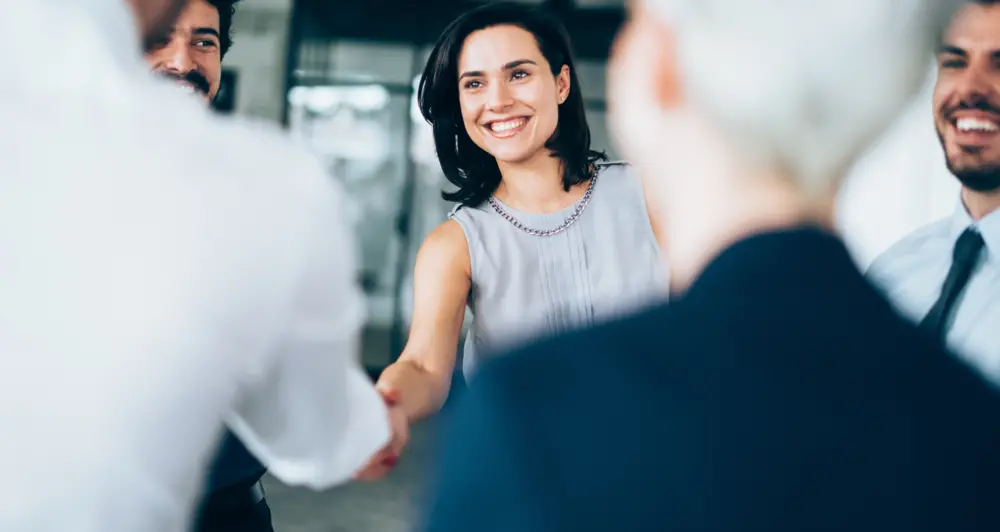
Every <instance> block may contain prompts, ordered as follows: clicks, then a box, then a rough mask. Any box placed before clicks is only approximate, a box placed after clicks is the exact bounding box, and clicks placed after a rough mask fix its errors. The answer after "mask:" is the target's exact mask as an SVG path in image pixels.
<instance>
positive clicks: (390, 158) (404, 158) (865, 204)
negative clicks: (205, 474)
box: [219, 0, 957, 532]
mask: <svg viewBox="0 0 1000 532" xmlns="http://www.w3.org/2000/svg"><path fill="white" fill-rule="evenodd" d="M528 3H536V4H545V5H547V6H548V7H549V8H550V9H552V10H553V11H555V12H556V13H557V14H558V15H559V16H560V17H561V18H562V19H563V21H564V22H565V24H566V25H567V27H568V29H569V31H570V34H571V36H572V38H573V41H574V45H575V49H576V53H577V61H578V63H577V70H578V72H577V74H578V76H579V79H580V82H581V86H582V89H583V94H584V96H585V99H586V102H587V113H588V118H589V121H590V127H591V132H592V136H593V143H594V146H595V148H596V149H600V150H606V151H608V152H609V155H610V156H611V157H612V158H615V157H616V155H615V149H614V147H613V146H611V145H610V142H609V138H608V134H607V131H606V118H605V109H606V106H605V65H606V59H607V55H608V51H609V48H610V45H611V42H612V40H613V37H614V34H615V32H616V30H617V29H618V27H619V26H620V24H621V23H622V21H623V20H624V13H623V5H624V0H529V2H528ZM474 5H477V2H473V1H470V0H367V1H366V0H242V1H241V3H240V4H239V7H238V11H237V15H236V20H235V23H234V31H235V44H234V46H233V48H232V50H231V51H230V52H229V54H228V55H227V57H226V59H225V67H226V80H225V88H224V93H223V94H222V95H221V97H220V102H219V103H220V107H222V108H223V109H224V110H228V111H230V112H234V113H238V114H243V115H250V116H255V117H259V118H262V119H265V120H270V121H274V122H276V123H279V124H282V125H283V126H284V127H286V128H287V129H288V130H289V132H290V134H291V135H293V136H294V137H295V138H297V139H299V140H300V141H301V142H302V143H304V144H306V145H308V146H310V147H311V148H312V149H313V150H314V151H315V153H316V154H317V155H318V156H319V157H321V158H322V160H323V161H324V162H325V164H326V165H327V166H328V167H329V169H330V174H331V178H332V179H339V180H341V181H342V182H343V183H344V185H345V187H346V190H347V191H348V194H349V202H348V208H349V209H350V211H349V215H350V217H351V219H352V220H353V222H354V225H355V228H356V231H357V238H358V241H359V242H360V243H361V268H362V269H361V272H360V279H359V281H360V282H361V283H362V284H363V286H364V289H365V292H366V293H367V296H368V305H369V310H368V322H367V326H366V329H365V336H364V346H363V355H362V357H363V361H364V363H365V365H366V366H367V367H368V368H369V369H370V371H371V372H372V373H373V374H375V373H377V372H378V371H379V370H380V369H381V368H383V367H385V365H386V364H388V363H390V362H391V361H392V360H394V359H395V357H396V356H398V354H399V352H400V350H401V349H402V346H403V343H404V342H405V339H406V334H407V328H408V324H409V317H410V313H411V277H410V276H411V273H412V266H413V262H414V257H415V254H416V251H417V249H418V246H419V245H420V242H421V241H422V240H423V238H424V236H425V235H426V234H427V233H428V232H429V231H430V230H431V229H432V228H433V227H434V226H436V225H437V224H439V223H440V222H441V221H443V220H444V219H445V216H446V214H447V213H448V211H449V209H450V205H449V204H447V203H445V202H444V201H443V200H442V199H441V197H440V191H441V189H442V188H443V187H444V186H445V184H446V182H445V180H444V176H443V175H442V174H441V172H440V170H439V169H438V165H437V161H436V158H435V154H434V146H433V141H432V139H431V135H430V127H429V126H428V125H427V124H426V123H425V122H424V121H423V120H422V119H421V118H420V116H419V112H418V111H417V110H416V98H415V87H416V81H417V79H419V76H420V73H421V72H422V70H423V67H424V62H425V60H426V58H427V55H428V54H429V52H430V49H431V47H432V45H433V43H434V41H435V39H436V37H437V36H438V34H439V33H440V32H441V30H443V29H444V26H445V25H446V24H447V23H448V22H449V21H450V20H451V19H452V18H454V17H455V16H456V15H457V14H458V13H460V12H461V11H463V10H465V9H469V8H470V7H473V6H474ZM928 68H929V72H928V73H929V75H930V74H931V72H930V68H931V58H928ZM928 80H929V81H928V85H927V87H926V90H925V91H924V93H923V94H922V95H921V97H920V99H919V100H918V101H916V102H914V103H913V104H912V105H911V107H910V109H909V111H908V112H907V113H906V114H905V115H904V116H902V117H901V118H900V119H899V121H898V123H897V124H896V126H895V127H894V128H893V129H892V130H891V131H888V132H887V133H886V135H885V137H884V139H883V140H882V142H881V143H880V144H879V145H878V146H877V147H876V148H875V149H874V150H873V151H872V152H871V153H869V154H868V155H867V156H866V157H865V159H864V161H862V163H861V164H859V165H858V167H857V168H856V169H855V170H854V171H853V172H852V175H851V176H850V177H849V182H848V186H847V188H846V190H845V192H844V195H843V198H842V201H841V207H840V209H841V213H840V214H841V216H840V223H841V226H842V227H843V229H844V230H845V232H846V234H847V237H848V241H849V243H850V245H851V247H852V250H853V252H854V253H855V256H856V258H857V260H858V262H859V264H860V265H861V266H867V264H868V263H869V262H870V261H871V260H872V259H873V258H874V257H875V256H876V255H877V254H878V253H879V252H881V251H882V250H884V249H885V248H886V247H887V246H888V245H889V244H891V243H892V242H893V241H895V240H896V239H897V238H899V237H901V236H902V235H903V234H905V233H907V232H908V231H910V230H912V229H913V228H915V227H917V226H919V225H921V224H923V223H926V222H928V221H931V220H933V219H936V218H939V217H942V216H945V215H947V214H948V213H950V212H951V210H952V209H953V208H954V207H955V205H956V202H957V185H956V184H955V183H954V182H953V180H952V179H951V178H950V176H949V175H948V173H947V171H946V170H945V168H944V163H943V156H942V155H941V153H940V149H939V147H938V144H937V138H936V137H935V135H934V131H933V123H932V120H931V108H930V89H931V85H930V77H929V78H928ZM706 156H711V155H710V154H706ZM432 436H433V422H432V423H429V424H428V425H426V426H424V427H420V428H419V429H418V430H417V431H416V433H415V434H414V444H413V445H412V448H411V449H410V451H409V452H408V454H407V455H406V456H405V458H404V460H403V461H402V462H401V465H400V468H399V470H398V471H397V472H396V473H394V474H393V476H392V477H391V478H390V479H389V480H387V481H386V482H384V483H382V484H379V485H357V486H348V487H345V488H341V489H339V490H335V491H333V492H330V493H324V494H312V493H307V492H304V491H299V490H293V489H289V488H285V487H282V486H278V485H276V484H275V483H273V482H270V483H268V487H269V497H268V498H269V500H270V501H271V504H272V507H273V509H274V512H275V516H276V518H275V524H276V530H278V532H292V531H301V532H305V531H324V532H329V531H340V530H356V531H367V530H372V531H375V530H378V531H384V532H390V531H396V530H409V529H410V528H409V527H410V523H411V522H412V521H413V519H414V511H415V509H416V505H417V504H418V502H419V497H420V492H421V489H420V485H421V483H422V482H423V478H424V475H423V474H422V473H423V471H424V470H425V469H426V465H427V463H428V461H429V451H430V443H429V440H430V438H432Z"/></svg>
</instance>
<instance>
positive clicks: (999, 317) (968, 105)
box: [869, 0, 1000, 384]
mask: <svg viewBox="0 0 1000 532" xmlns="http://www.w3.org/2000/svg"><path fill="white" fill-rule="evenodd" d="M998 58H1000V0H976V1H971V2H967V3H966V4H965V5H964V6H963V7H962V8H961V9H960V10H959V11H958V12H957V13H956V14H955V17H954V18H953V19H952V22H951V24H950V25H949V26H948V29H947V31H945V33H944V36H943V39H942V40H941V43H940V46H939V47H938V53H937V59H938V62H937V64H938V72H937V84H936V85H935V87H934V98H933V101H934V107H933V112H934V124H935V127H936V129H937V134H938V138H939V139H940V140H941V146H942V148H943V149H944V155H945V161H946V162H947V164H948V170H950V171H951V173H952V174H953V175H954V176H955V178H956V179H958V181H959V183H961V185H962V186H961V197H960V198H959V201H957V202H956V203H957V205H956V207H955V212H954V214H952V215H951V216H950V217H948V218H946V219H944V220H939V221H937V222H934V223H932V224H929V225H927V226H925V227H922V228H920V229H918V230H916V231H914V232H913V233H912V234H910V235H909V236H907V237H905V238H904V239H903V240H901V241H900V242H898V243H897V244H896V245H894V246H892V247H891V248H889V250H888V251H886V252H885V253H883V254H882V256H880V257H879V258H878V259H877V260H876V261H875V262H874V263H873V264H872V267H871V269H870V270H869V274H870V275H871V277H872V279H873V280H875V281H876V284H879V285H881V286H883V287H884V288H885V290H886V294H887V296H888V297H889V298H890V300H892V301H893V302H894V303H896V304H897V305H898V306H899V308H900V310H901V311H902V313H904V314H906V315H907V316H909V317H911V318H912V319H913V320H914V321H916V322H919V323H920V326H921V328H923V329H926V330H927V331H928V332H930V333H931V334H933V335H934V336H935V337H937V338H939V339H940V340H941V342H942V343H947V344H948V345H949V346H951V348H952V349H954V350H955V352H956V353H957V354H959V355H960V356H962V357H963V358H964V359H965V360H967V361H968V362H970V363H971V364H972V365H973V366H974V367H976V368H977V369H979V370H980V371H982V372H983V373H984V374H985V375H987V376H988V377H989V378H990V379H991V380H992V381H993V382H994V383H997V384H1000V335H998V332H997V329H998V327H1000V63H998Z"/></svg>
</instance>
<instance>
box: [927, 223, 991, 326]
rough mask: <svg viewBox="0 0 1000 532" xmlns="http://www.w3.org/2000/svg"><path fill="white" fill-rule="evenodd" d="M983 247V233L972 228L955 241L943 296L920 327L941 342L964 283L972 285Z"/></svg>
mask: <svg viewBox="0 0 1000 532" xmlns="http://www.w3.org/2000/svg"><path fill="white" fill-rule="evenodd" d="M982 250H983V236H982V235H980V234H979V232H978V231H976V230H975V229H972V228H971V227H970V228H968V229H966V230H965V231H964V232H963V233H962V235H961V236H959V237H958V242H955V252H954V253H953V255H952V262H951V269H949V270H948V276H947V277H945V279H944V284H943V285H942V286H941V295H940V296H938V299H937V301H935V302H934V306H933V307H931V310H930V311H929V312H928V313H927V315H926V316H924V319H923V320H922V321H921V322H920V328H921V329H924V330H926V331H928V332H930V333H931V334H933V335H934V337H935V338H938V339H940V340H941V341H942V342H943V341H944V338H945V336H946V333H947V330H948V329H947V324H948V321H949V319H950V318H951V315H952V314H953V313H954V311H955V303H957V302H958V296H960V295H961V294H962V290H964V289H965V285H967V284H969V279H970V278H971V277H972V270H973V269H974V268H975V267H976V261H977V260H978V259H979V252H980V251H982Z"/></svg>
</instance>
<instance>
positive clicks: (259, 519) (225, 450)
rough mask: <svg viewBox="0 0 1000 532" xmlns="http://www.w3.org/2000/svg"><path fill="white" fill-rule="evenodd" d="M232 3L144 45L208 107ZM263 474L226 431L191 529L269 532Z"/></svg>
mask: <svg viewBox="0 0 1000 532" xmlns="http://www.w3.org/2000/svg"><path fill="white" fill-rule="evenodd" d="M237 3H238V0H188V2H187V4H186V5H185V6H184V10H183V11H181V14H180V15H179V16H178V17H177V21H176V22H175V23H174V25H173V27H172V28H171V30H170V33H168V34H166V35H163V36H162V38H160V39H157V40H155V41H153V42H150V43H148V44H147V48H146V62H148V63H149V66H150V68H152V69H153V71H154V72H155V73H157V74H159V75H161V76H163V77H165V78H167V79H170V80H173V81H174V82H176V83H177V84H178V86H180V87H181V88H183V89H184V90H185V91H186V92H189V93H190V94H191V95H193V96H195V97H197V98H199V99H200V100H202V101H204V102H205V103H206V104H210V103H212V102H213V101H214V99H215V97H216V95H217V94H218V92H219V87H220V85H221V83H222V59H223V58H224V57H225V55H226V52H228V51H229V48H230V47H231V46H232V44H233V39H232V27H233V15H234V14H235V11H236V4H237ZM179 157H181V158H182V157H183V155H179ZM194 171H195V172H197V169H194ZM266 472H267V469H266V468H265V467H264V465H263V464H261V463H260V461H259V460H257V459H256V458H255V457H254V456H253V455H252V454H250V451H248V450H247V448H246V446H245V445H243V442H241V441H240V440H239V438H237V437H236V436H235V435H234V434H233V433H232V431H229V430H227V431H226V434H225V436H224V437H223V440H222V445H221V447H220V449H219V452H218V455H217V456H216V458H215V461H214V463H213V464H212V467H211V469H210V470H209V474H208V482H207V489H206V494H205V497H204V500H203V501H202V502H201V504H200V506H199V510H198V514H197V515H198V517H197V518H196V519H195V525H194V531H195V532H227V531H233V532H271V531H272V530H273V529H274V528H273V526H272V525H271V509H270V507H268V505H267V500H266V498H265V495H264V486H263V484H262V483H261V481H260V479H261V477H263V476H264V473H266Z"/></svg>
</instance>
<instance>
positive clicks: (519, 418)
mask: <svg viewBox="0 0 1000 532" xmlns="http://www.w3.org/2000/svg"><path fill="white" fill-rule="evenodd" d="M947 4H948V2H947V1H943V0H896V1H893V2H872V1H871V0H839V1H837V2H774V1H773V0H637V1H635V2H633V3H632V4H631V5H630V16H629V20H628V22H627V23H626V26H625V29H624V31H623V32H622V34H621V35H620V36H619V38H618V41H617V42H616V45H615V49H614V54H613V56H612V61H611V63H610V68H609V73H608V82H609V89H608V111H609V123H610V124H611V125H612V131H613V133H614V134H615V138H616V140H617V141H618V145H619V146H620V149H621V150H622V152H623V154H624V155H625V156H626V158H627V159H629V160H630V161H631V162H633V163H634V164H635V165H636V166H637V167H638V168H639V170H640V172H642V173H643V178H644V185H645V187H646V201H647V203H649V204H650V211H651V212H652V213H653V214H654V218H655V220H656V225H657V236H658V237H659V238H660V239H661V246H662V250H663V252H664V255H665V256H666V257H669V259H670V284H671V290H672V292H673V294H674V295H675V298H674V299H673V301H672V302H671V303H670V304H669V305H665V306H661V307H657V308H653V309H650V310H648V311H646V312H643V313H641V314H638V315H636V316H633V317H631V318H628V319H624V320H620V321H617V322H613V323H608V324H605V325H603V326H599V327H596V328H594V329H591V330H587V331H580V332H577V333H573V334H568V335H565V336H561V337H557V338H551V339H548V340H545V341H541V342H539V343H538V344H536V345H534V346H529V347H525V348H523V349H520V350H518V351H516V352H514V353H511V354H509V355H506V356H497V357H494V358H492V359H491V360H490V361H489V363H488V364H484V365H483V367H482V368H481V370H480V373H479V374H478V376H477V380H476V382H475V383H474V385H473V386H471V387H470V388H469V390H468V392H467V393H466V395H465V397H464V400H463V401H461V402H460V403H459V404H457V405H456V407H457V409H456V411H455V412H454V419H453V420H452V421H451V424H452V425H453V429H452V430H451V433H450V434H449V436H448V438H446V439H445V441H444V446H443V448H442V450H441V453H440V462H439V466H438V467H439V469H438V473H439V478H438V479H437V486H436V493H435V494H434V495H433V496H432V497H431V498H430V499H431V508H430V512H429V519H430V526H429V530H430V531H432V532H465V531H473V530H474V531H476V532H501V531H504V532H506V531H511V530H518V531H525V532H527V531H531V532H543V531H551V532H557V531H591V530H593V531H598V530H600V531H605V530H614V531H619V530H620V531H639V530H671V531H694V530H698V531H718V532H735V531H760V530H767V531H770V532H779V531H787V532H801V531H806V530H808V531H820V530H823V531H845V530H851V531H872V532H876V531H878V532H884V531H887V530H906V531H910V532H913V531H927V532H931V531H941V530H963V531H972V530H984V531H985V530H995V529H996V524H997V523H996V519H997V511H996V509H997V501H998V500H1000V453H998V452H997V442H1000V423H998V422H997V420H998V417H1000V394H998V393H997V391H996V390H995V389H994V388H993V387H992V386H991V385H990V384H989V383H988V382H986V381H985V380H983V379H981V378H980V377H979V376H978V375H977V374H976V373H975V372H974V371H972V370H971V369H970V368H968V367H967V365H966V364H964V363H962V362H961V361H959V360H956V359H955V358H954V357H953V356H952V355H950V354H949V353H948V352H947V351H946V350H945V349H944V348H942V347H941V346H940V345H939V344H938V343H937V342H934V341H933V340H932V339H931V338H929V337H928V336H927V335H926V334H923V333H921V332H920V331H919V330H918V329H917V327H916V326H915V325H914V324H913V323H910V322H909V321H907V320H905V319H903V318H902V317H901V316H899V315H898V314H897V313H896V312H895V311H894V310H893V309H892V306H891V305H890V304H889V303H888V302H887V301H886V300H885V299H884V298H882V296H881V295H880V294H879V292H878V291H877V290H876V289H875V288H874V287H872V286H871V285H870V284H869V283H868V282H867V281H866V280H865V278H864V276H863V275H862V273H861V272H860V271H858V268H857V266H856V264H855V262H854V260H853V258H852V256H851V254H850V253H849V252H848V250H847V248H846V247H845V245H844V243H843V242H842V240H841V239H840V237H839V236H838V235H837V234H836V230H835V226H834V205H835V200H836V197H837V192H838V188H839V186H840V184H841V182H842V181H843V177H844V175H845V174H846V172H847V170H848V169H849V168H850V167H851V166H852V165H853V163H854V161H855V160H856V159H857V158H858V157H860V156H861V154H862V153H864V152H865V151H866V150H867V148H868V147H869V146H870V145H871V143H872V142H874V141H875V139H877V138H878V137H879V136H880V135H881V134H882V133H883V131H884V130H885V129H886V128H887V126H889V125H890V124H891V123H892V122H893V121H894V120H895V119H896V117H897V115H898V114H899V112H900V111H901V110H902V109H903V108H904V107H905V106H906V105H907V104H908V103H909V101H910V100H911V99H912V96H913V95H914V94H915V93H916V91H917V89H918V88H919V87H920V85H921V83H922V81H923V80H924V78H925V75H926V69H927V63H928V60H929V59H930V57H931V55H932V53H933V50H934V47H935V40H936V38H937V33H938V32H940V31H941V30H942V29H943V28H944V26H945V25H946V23H947V21H948V18H949V17H950V15H951V10H945V7H946V6H947ZM979 60H983V59H979ZM993 64H994V65H995V59H994V63H993Z"/></svg>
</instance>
